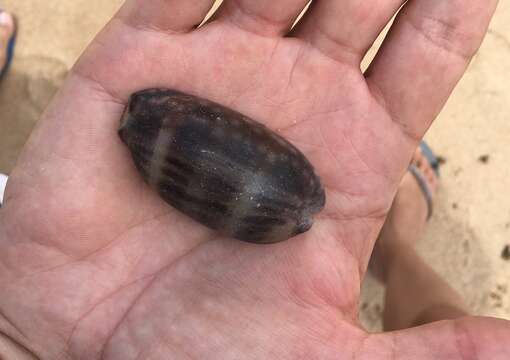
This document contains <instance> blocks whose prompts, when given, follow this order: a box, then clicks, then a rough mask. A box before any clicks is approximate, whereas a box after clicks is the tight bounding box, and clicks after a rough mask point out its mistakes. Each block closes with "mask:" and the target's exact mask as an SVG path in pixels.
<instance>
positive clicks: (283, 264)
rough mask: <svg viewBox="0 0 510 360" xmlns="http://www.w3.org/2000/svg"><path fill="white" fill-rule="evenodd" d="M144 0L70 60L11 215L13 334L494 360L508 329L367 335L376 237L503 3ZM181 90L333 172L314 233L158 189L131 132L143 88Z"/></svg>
mask: <svg viewBox="0 0 510 360" xmlns="http://www.w3.org/2000/svg"><path fill="white" fill-rule="evenodd" d="M306 2H307V0H278V1H269V0H260V1H249V0H226V3H225V5H224V7H223V8H222V9H221V11H220V12H219V14H218V15H217V16H216V17H215V19H214V20H213V21H211V22H210V23H208V24H207V25H205V26H204V27H202V28H199V29H196V30H193V29H194V28H195V25H197V24H198V23H200V22H201V19H202V18H203V17H204V16H205V14H206V12H207V10H208V8H209V7H210V6H211V4H212V1H211V0H195V1H184V0H151V1H147V0H145V1H144V0H130V1H127V2H126V4H125V5H124V6H123V8H122V9H121V11H120V12H119V13H118V14H117V15H116V16H115V18H114V19H113V20H112V21H111V22H110V23H109V24H108V25H107V26H106V28H105V29H104V30H103V31H102V33H101V34H100V35H99V36H98V37H97V39H96V40H95V41H94V42H93V43H92V45H91V46H90V47H89V48H88V50H87V51H86V52H85V53H84V55H83V56H82V58H81V59H80V61H79V62H78V64H77V65H76V66H75V67H74V69H73V70H72V71H71V73H70V75H69V78H68V79H67V81H66V83H65V85H64V86H63V88H62V89H61V91H60V92H59V94H58V95H57V96H56V98H55V99H54V101H53V102H52V104H51V105H50V107H49V108H48V109H47V111H46V112H45V114H44V115H43V117H42V119H41V120H40V122H39V124H38V125H37V128H36V129H35V131H34V133H33V134H32V136H31V138H30V140H29V142H28V143H27V145H26V147H25V150H24V152H23V154H22V155H21V157H20V160H19V162H18V165H17V167H16V169H15V170H14V171H13V173H12V176H11V178H10V181H9V185H8V189H7V194H6V204H5V205H6V206H5V208H3V209H2V210H1V212H0V287H1V288H2V296H1V297H0V330H1V331H2V332H3V333H4V334H5V335H7V336H9V337H10V338H11V339H14V340H15V341H16V342H17V343H18V344H19V345H20V346H23V347H26V348H27V349H29V350H30V351H31V352H32V353H34V354H36V355H37V356H38V357H40V358H43V359H60V358H73V359H100V358H101V359H102V358H104V359H135V358H139V359H146V358H147V359H169V358H171V359H181V358H193V359H195V358H196V359H215V358H217V359H245V358H251V359H330V358H331V359H344V358H345V359H352V358H356V359H396V358H402V359H407V358H410V357H412V358H413V359H464V358H467V357H469V356H470V355H471V356H475V355H473V354H476V355H477V357H478V358H480V359H491V360H492V359H502V358H508V357H509V356H510V350H509V349H508V347H507V345H506V344H508V343H509V340H510V339H509V338H510V335H509V332H510V327H509V325H508V323H507V322H504V321H498V320H490V319H477V318H466V319H460V320H456V321H445V322H441V323H436V324H430V325H428V326H423V327H420V328H415V329H410V330H406V331H399V332H393V333H386V334H367V333H366V332H365V331H363V330H362V329H361V328H360V327H359V323H358V320H357V317H358V300H359V291H360V282H361V279H362V278H363V276H364V274H365V271H366V266H367V263H368V259H369V257H370V253H371V251H372V247H373V245H374V242H375V240H376V237H377V234H378V232H379V230H380V228H381V226H382V223H383V221H384V218H385V215H386V213H387V211H388V210H389V208H390V204H391V201H392V198H393V195H394V193H395V191H396V189H397V185H398V183H399V181H400V179H401V177H402V175H403V173H404V171H405V170H406V168H407V165H408V163H409V160H410V158H411V156H412V153H413V151H414V149H415V147H416V146H417V144H418V141H419V140H420V139H421V137H422V136H423V134H424V132H425V131H426V129H427V128H428V126H429V125H430V123H431V122H432V120H433V119H434V117H435V116H436V115H437V113H438V112H439V111H440V109H441V107H442V106H443V104H444V103H445V101H446V99H447V98H448V96H449V94H450V92H451V91H452V89H453V87H454V86H455V84H456V82H457V81H458V79H459V78H460V76H461V75H462V73H463V72H464V71H465V69H466V66H467V64H468V62H469V59H470V58H471V56H472V55H473V54H474V52H475V51H476V49H477V48H478V46H479V44H480V42H481V40H482V38H483V35H484V33H485V31H486V29H487V25H488V22H489V20H490V18H491V15H492V13H493V11H494V9H495V6H496V1H495V0H488V1H476V0H465V1H460V0H454V1H448V2H444V1H439V0H428V1H426V0H416V1H411V2H407V3H406V5H405V6H404V9H403V10H402V12H401V15H400V16H399V17H398V18H397V21H396V23H395V25H394V26H393V28H392V30H391V32H390V35H389V37H388V39H387V41H386V43H385V45H384V46H383V48H382V49H381V51H380V52H379V54H378V55H377V58H376V59H375V61H374V62H373V64H372V66H371V67H370V69H369V70H368V72H367V73H366V74H363V73H362V72H361V71H360V62H361V59H362V57H363V55H364V54H365V52H366V51H367V49H368V48H369V47H370V45H371V44H372V42H373V41H374V39H375V38H376V36H377V35H378V34H379V32H380V31H381V29H382V28H383V26H384V25H385V24H386V23H387V22H388V21H389V19H390V18H391V17H392V15H393V14H394V13H395V12H396V11H397V9H398V8H399V7H400V6H401V5H402V4H403V3H404V1H402V0H388V1H365V2H359V1H355V0H345V1H338V0H318V1H315V2H314V5H313V6H312V9H311V11H310V12H309V13H307V14H306V16H305V18H304V19H303V20H302V21H301V22H300V24H299V25H298V26H297V27H296V28H295V29H294V30H293V31H292V33H291V35H290V36H288V37H283V36H284V35H285V34H286V33H287V32H288V29H289V28H290V26H291V24H292V23H293V19H295V18H296V16H297V15H298V14H299V12H300V10H301V9H302V7H304V5H305V3H306ZM151 87H166V88H174V89H177V90H180V91H184V92H187V93H191V94H194V95H198V96H201V97H204V98H208V99H210V100H213V101H217V102H220V103H222V104H224V105H226V106H228V107H231V108H233V109H235V110H238V111H241V112H243V113H244V114H246V115H248V116H250V117H252V118H254V119H256V120H259V121H261V122H264V123H265V124H266V125H267V126H269V127H270V128H272V129H274V130H276V131H279V133H281V134H282V135H283V136H284V137H286V138H287V139H289V140H290V141H291V142H293V143H294V144H295V145H296V146H297V147H298V148H300V149H301V150H302V151H303V152H304V153H305V154H306V155H307V157H308V158H309V159H310V160H311V162H312V163H313V165H314V166H315V168H316V170H317V172H318V174H319V175H320V176H321V178H322V180H323V183H324V185H325V188H326V193H327V205H326V208H325V210H324V211H323V212H322V213H321V214H319V216H318V217H317V218H316V221H315V225H314V226H313V228H312V229H311V230H310V231H309V232H307V233H305V234H303V235H300V236H298V237H296V238H294V239H291V240H289V241H286V242H283V243H278V244H274V245H265V246H261V245H253V244H246V243H242V242H239V241H235V240H231V239H223V238H219V237H218V236H217V235H215V234H214V233H213V232H211V231H210V230H208V229H206V228H204V227H202V226H201V225H199V224H197V223H196V222H194V221H192V220H190V219H189V218H187V217H185V216H184V215H182V214H180V213H179V212H177V211H175V210H174V209H172V208H170V207H169V206H167V205H166V204H165V203H163V202H162V201H161V200H160V199H159V197H158V196H157V195H156V194H155V193H154V192H153V191H152V190H150V189H148V187H147V186H146V185H145V184H144V183H143V181H142V180H141V177H140V176H139V175H138V173H137V172H136V170H135V167H134V165H133V163H132V161H131V159H130V155H129V152H128V150H127V148H126V147H125V146H124V145H123V144H122V143H121V141H120V139H119V138H118V136H117V128H118V125H119V120H120V117H121V114H122V111H123V109H124V106H125V104H126V102H127V99H128V97H129V95H130V94H131V93H133V92H135V91H137V90H141V89H144V88H151Z"/></svg>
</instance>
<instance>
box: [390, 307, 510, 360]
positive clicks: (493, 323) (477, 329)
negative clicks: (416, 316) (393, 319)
mask: <svg viewBox="0 0 510 360" xmlns="http://www.w3.org/2000/svg"><path fill="white" fill-rule="evenodd" d="M380 336H381V337H384V336H387V337H390V338H391V344H392V355H393V356H392V357H391V356H389V358H393V359H415V360H432V359H434V360H443V359H444V360H467V359H473V360H475V359H477V360H478V359H479V360H485V359H487V360H508V359H510V346H508V344H510V322H509V321H505V320H499V319H491V318H481V317H478V318H475V317H466V318H460V319H456V320H450V321H441V322H435V323H431V324H428V325H425V326H420V327H416V328H412V329H407V330H402V331H395V332H391V333H386V334H381V335H380ZM386 340H389V339H386Z"/></svg>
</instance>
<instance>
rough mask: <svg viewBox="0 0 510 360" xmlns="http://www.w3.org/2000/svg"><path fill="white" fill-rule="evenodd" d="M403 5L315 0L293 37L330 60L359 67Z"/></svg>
mask: <svg viewBox="0 0 510 360" xmlns="http://www.w3.org/2000/svg"><path fill="white" fill-rule="evenodd" d="M403 2H404V0H388V1H357V0H344V1H337V0H318V1H314V2H312V5H311V8H310V9H309V11H308V12H307V14H306V15H305V17H304V18H303V19H302V20H301V21H300V22H299V24H298V25H297V26H296V27H295V28H294V30H293V35H294V36H298V37H300V38H303V39H306V40H307V41H308V42H310V43H311V44H312V45H313V46H315V47H316V48H318V49H319V50H321V51H322V52H323V53H324V54H326V55H327V56H329V57H331V58H334V59H336V60H339V61H348V62H353V63H358V64H359V63H360V62H361V59H362V58H363V56H364V55H365V53H366V52H367V51H368V49H369V48H370V46H371V45H372V43H373V42H374V41H375V39H376V38H377V36H378V35H379V33H380V32H381V31H382V29H383V28H384V26H385V25H386V24H387V23H388V21H389V20H390V19H391V17H392V16H393V15H394V14H395V12H396V11H397V10H398V8H399V7H400V6H401V5H402V3H403Z"/></svg>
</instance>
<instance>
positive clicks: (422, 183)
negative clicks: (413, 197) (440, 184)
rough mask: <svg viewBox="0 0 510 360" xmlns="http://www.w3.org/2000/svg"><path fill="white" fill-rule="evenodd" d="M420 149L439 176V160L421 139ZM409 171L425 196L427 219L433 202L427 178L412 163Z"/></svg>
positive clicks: (430, 213)
mask: <svg viewBox="0 0 510 360" xmlns="http://www.w3.org/2000/svg"><path fill="white" fill-rule="evenodd" d="M420 149H421V153H422V154H423V156H424V157H425V159H427V161H428V162H429V164H430V167H431V168H432V170H434V172H435V173H436V176H437V177H439V160H438V159H437V157H436V155H434V152H433V151H432V149H431V148H430V146H428V145H427V143H426V142H425V141H422V142H421V143H420ZM409 172H410V173H411V174H412V175H413V176H414V178H415V179H416V181H417V182H418V186H419V187H420V189H421V191H422V193H423V195H424V196H425V200H427V208H428V214H427V220H429V219H430V218H431V217H432V207H433V206H432V205H433V204H432V192H431V191H430V188H429V184H428V183H427V179H426V178H425V176H424V175H423V174H422V172H421V171H420V169H418V167H417V166H416V165H414V164H411V165H409Z"/></svg>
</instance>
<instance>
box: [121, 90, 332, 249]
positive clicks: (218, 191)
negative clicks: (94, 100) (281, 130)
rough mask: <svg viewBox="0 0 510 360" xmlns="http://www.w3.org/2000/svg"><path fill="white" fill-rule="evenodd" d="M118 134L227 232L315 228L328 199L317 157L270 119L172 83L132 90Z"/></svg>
mask: <svg viewBox="0 0 510 360" xmlns="http://www.w3.org/2000/svg"><path fill="white" fill-rule="evenodd" d="M119 136H120V137H121V139H122V141H123V142H124V143H125V144H126V145H127V146H128V148H129V150H130V151H131V154H132V157H133V160H134V163H135V165H136V167H137V169H138V170H139V172H140V173H141V175H142V176H143V178H144V179H145V181H146V182H147V183H148V184H149V185H150V186H151V187H153V188H154V189H155V190H156V191H157V192H158V193H159V195H160V196H161V197H162V198H163V199H164V200H165V201H166V202H167V203H168V204H170V205H172V206H173V207H174V208H176V209H178V210H180V211H181V212H183V213H184V214H186V215H188V216H190V217H191V218H193V219H195V220H196V221H198V222H200V223H202V224H203V225H206V226H208V227H210V228H212V229H215V230H217V231H219V232H221V233H222V234H224V235H227V236H231V237H234V238H237V239H240V240H243V241H249V242H256V243H273V242H278V241H283V240H286V239H288V238H290V237H293V236H295V235H297V234H300V233H303V232H305V231H307V230H309V229H310V228H311V226H312V224H313V218H312V217H313V215H314V214H316V213H318V212H319V211H320V210H321V209H322V208H323V207H324V203H325V195H324V190H323V188H322V185H321V182H320V179H319V178H318V177H317V175H316V174H315V173H314V170H313V167H312V165H311V164H310V163H309V161H308V160H307V159H306V158H305V156H304V155H303V154H302V153H301V152H300V151H299V150H298V149H297V148H295V147H294V146H293V145H292V144H290V143H289V142H288V141H286V140H285V139H283V138H282V137H281V136H279V135H278V134H276V133H275V132H273V131H271V130H269V129H268V128H267V127H265V126H264V125H262V124H260V123H257V122H256V121H254V120H251V119H249V118H247V117H246V116H244V115H242V114H240V113H238V112H236V111H233V110H231V109H228V108H226V107H224V106H222V105H219V104H217V103H214V102H211V101H208V100H205V99H201V98H198V97H195V96H192V95H187V94H183V93H181V92H178V91H174V90H168V89H150V90H144V91H141V92H138V93H135V94H133V95H132V96H131V98H130V101H129V104H128V106H127V108H126V111H125V112H124V115H123V117H122V120H121V126H120V129H119Z"/></svg>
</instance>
